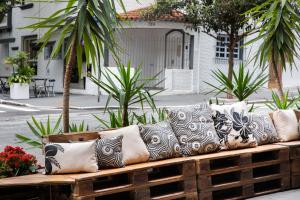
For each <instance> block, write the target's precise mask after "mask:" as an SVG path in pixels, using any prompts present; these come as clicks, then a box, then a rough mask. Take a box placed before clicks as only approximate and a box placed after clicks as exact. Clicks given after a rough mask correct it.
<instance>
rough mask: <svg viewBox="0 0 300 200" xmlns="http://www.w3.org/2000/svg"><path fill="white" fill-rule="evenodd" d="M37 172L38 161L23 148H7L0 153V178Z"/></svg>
mask: <svg viewBox="0 0 300 200" xmlns="http://www.w3.org/2000/svg"><path fill="white" fill-rule="evenodd" d="M36 172H37V160H36V158H35V157H34V156H33V155H31V154H27V153H26V152H25V151H24V150H23V149H22V148H21V147H12V146H6V147H5V148H4V151H3V152H1V153H0V178H5V177H11V176H22V175H27V174H33V173H36Z"/></svg>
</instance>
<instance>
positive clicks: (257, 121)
mask: <svg viewBox="0 0 300 200" xmlns="http://www.w3.org/2000/svg"><path fill="white" fill-rule="evenodd" d="M249 117H250V124H249V128H250V131H251V132H252V133H253V135H254V137H255V139H256V140H257V144H258V145H264V144H271V143H275V142H278V141H279V138H278V134H277V131H276V129H275V127H274V124H273V122H272V119H271V117H270V115H269V114H268V113H267V114H254V113H251V114H249Z"/></svg>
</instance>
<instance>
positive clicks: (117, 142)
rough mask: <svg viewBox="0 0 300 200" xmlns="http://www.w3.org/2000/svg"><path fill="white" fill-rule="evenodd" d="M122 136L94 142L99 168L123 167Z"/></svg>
mask: <svg viewBox="0 0 300 200" xmlns="http://www.w3.org/2000/svg"><path fill="white" fill-rule="evenodd" d="M122 139H123V136H122V135H121V136H118V137H115V138H104V139H98V140H97V141H96V155H97V160H98V166H99V169H100V168H118V167H124V162H123V154H122Z"/></svg>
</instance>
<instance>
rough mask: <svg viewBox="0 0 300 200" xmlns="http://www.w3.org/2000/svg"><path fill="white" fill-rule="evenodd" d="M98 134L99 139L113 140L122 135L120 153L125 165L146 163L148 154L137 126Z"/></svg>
mask: <svg viewBox="0 0 300 200" xmlns="http://www.w3.org/2000/svg"><path fill="white" fill-rule="evenodd" d="M99 134H100V137H101V138H113V137H118V136H120V135H123V141H122V153H123V161H124V164H125V165H131V164H135V163H142V162H147V161H148V159H149V156H150V154H149V152H148V150H147V147H146V145H145V143H144V142H143V140H142V138H141V136H140V132H139V127H138V126H137V125H132V126H128V127H124V128H120V129H116V130H111V131H102V132H100V133H99Z"/></svg>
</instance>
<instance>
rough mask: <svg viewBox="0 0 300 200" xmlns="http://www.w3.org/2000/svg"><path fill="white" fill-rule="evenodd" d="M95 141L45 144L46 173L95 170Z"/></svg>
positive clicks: (96, 167) (96, 168)
mask: <svg viewBox="0 0 300 200" xmlns="http://www.w3.org/2000/svg"><path fill="white" fill-rule="evenodd" d="M97 170H98V166H97V158H96V155H95V141H91V142H78V143H49V144H47V145H46V146H45V171H46V174H63V173H78V172H96V171H97Z"/></svg>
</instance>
